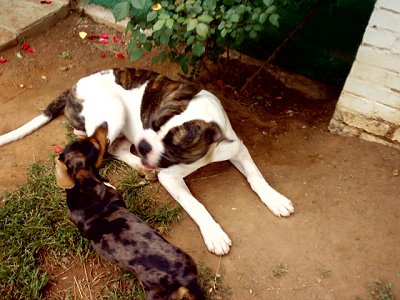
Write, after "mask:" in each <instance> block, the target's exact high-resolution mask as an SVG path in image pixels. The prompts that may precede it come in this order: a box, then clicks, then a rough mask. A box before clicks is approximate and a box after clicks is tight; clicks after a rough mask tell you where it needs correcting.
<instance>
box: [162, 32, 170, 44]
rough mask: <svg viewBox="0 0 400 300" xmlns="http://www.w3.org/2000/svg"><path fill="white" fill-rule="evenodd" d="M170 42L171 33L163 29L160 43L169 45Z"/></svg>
mask: <svg viewBox="0 0 400 300" xmlns="http://www.w3.org/2000/svg"><path fill="white" fill-rule="evenodd" d="M168 43H169V34H168V33H167V32H166V31H162V32H161V35H160V44H161V45H168Z"/></svg>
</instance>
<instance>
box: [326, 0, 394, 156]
mask: <svg viewBox="0 0 400 300" xmlns="http://www.w3.org/2000/svg"><path fill="white" fill-rule="evenodd" d="M329 130H330V131H331V132H334V133H338V134H341V135H351V136H359V137H360V138H362V139H365V140H369V141H374V142H379V143H383V144H386V145H388V146H392V147H395V148H398V149H400V0H377V1H376V4H375V8H374V11H373V12H372V15H371V18H370V20H369V24H368V26H367V28H366V31H365V33H364V37H363V40H362V43H361V45H360V48H359V49H358V53H357V56H356V60H355V61H354V63H353V66H352V68H351V71H350V73H349V76H348V77H347V79H346V82H345V85H344V87H343V91H342V93H341V95H340V97H339V101H338V103H337V105H336V110H335V113H334V115H333V118H332V120H331V122H330V124H329Z"/></svg>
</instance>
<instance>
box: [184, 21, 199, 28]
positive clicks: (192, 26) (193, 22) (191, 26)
mask: <svg viewBox="0 0 400 300" xmlns="http://www.w3.org/2000/svg"><path fill="white" fill-rule="evenodd" d="M198 23H199V21H198V20H197V19H189V20H188V22H187V27H186V30H187V31H192V30H193V29H195V28H196V25H197V24H198Z"/></svg>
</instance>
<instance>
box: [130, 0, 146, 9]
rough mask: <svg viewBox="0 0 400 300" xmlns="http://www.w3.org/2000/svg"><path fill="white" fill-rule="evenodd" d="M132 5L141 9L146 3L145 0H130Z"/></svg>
mask: <svg viewBox="0 0 400 300" xmlns="http://www.w3.org/2000/svg"><path fill="white" fill-rule="evenodd" d="M130 2H131V4H132V6H133V7H134V8H136V9H139V10H142V9H143V8H144V6H145V5H146V0H130Z"/></svg>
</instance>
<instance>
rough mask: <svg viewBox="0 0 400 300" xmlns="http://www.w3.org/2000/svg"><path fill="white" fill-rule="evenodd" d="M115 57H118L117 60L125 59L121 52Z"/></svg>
mask: <svg viewBox="0 0 400 300" xmlns="http://www.w3.org/2000/svg"><path fill="white" fill-rule="evenodd" d="M115 56H116V57H117V58H119V59H122V58H124V54H123V53H121V52H119V53H117V54H116V55H115Z"/></svg>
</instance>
